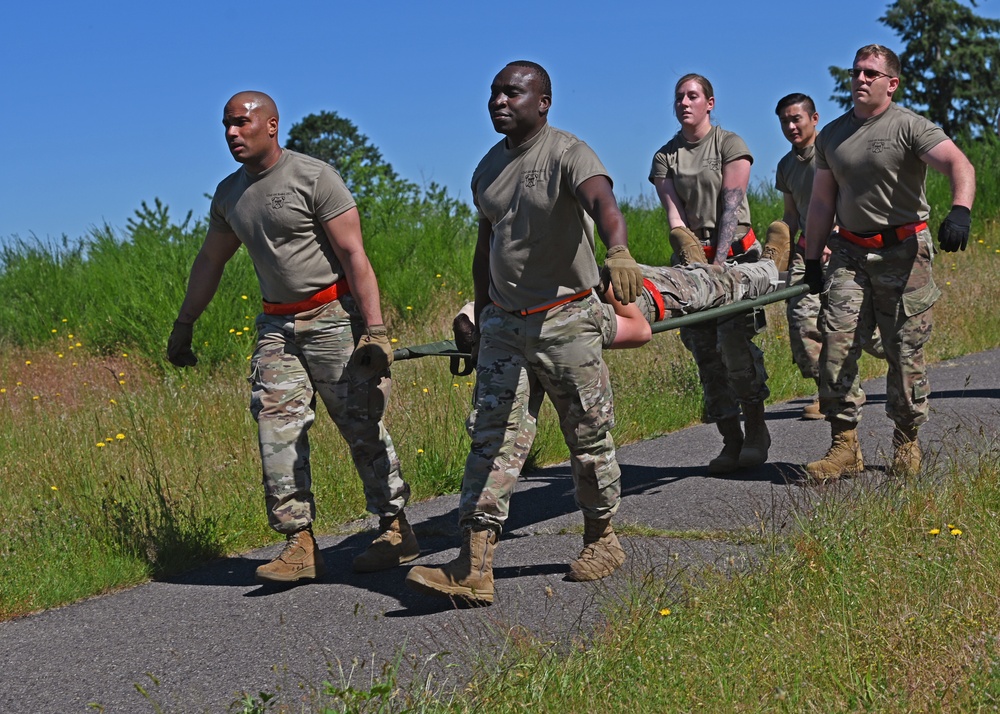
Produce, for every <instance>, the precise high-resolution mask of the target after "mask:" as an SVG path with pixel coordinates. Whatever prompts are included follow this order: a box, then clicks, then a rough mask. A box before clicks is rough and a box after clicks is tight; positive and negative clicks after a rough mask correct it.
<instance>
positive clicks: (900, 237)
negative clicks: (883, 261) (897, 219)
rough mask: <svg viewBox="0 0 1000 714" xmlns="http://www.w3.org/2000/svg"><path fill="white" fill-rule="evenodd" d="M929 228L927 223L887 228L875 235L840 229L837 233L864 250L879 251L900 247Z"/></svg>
mask: <svg viewBox="0 0 1000 714" xmlns="http://www.w3.org/2000/svg"><path fill="white" fill-rule="evenodd" d="M925 228H927V224H926V223H923V222H921V223H907V224H906V225H905V226H899V227H898V228H887V229H886V230H885V231H884V232H882V233H874V234H867V235H861V234H858V233H851V232H850V231H849V230H845V229H844V228H840V229H838V230H837V233H838V234H839V235H840V237H841V238H843V239H844V240H846V241H848V242H850V243H853V244H854V245H859V246H861V247H862V248H868V249H879V248H892V247H893V246H894V245H899V244H900V243H902V242H903V241H904V240H906V239H907V238H910V237H911V236H915V235H916V234H917V233H919V232H920V231H922V230H924V229H925Z"/></svg>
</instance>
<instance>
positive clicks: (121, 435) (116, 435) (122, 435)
mask: <svg viewBox="0 0 1000 714" xmlns="http://www.w3.org/2000/svg"><path fill="white" fill-rule="evenodd" d="M115 438H116V439H118V441H121V440H122V439H124V438H125V435H124V434H115Z"/></svg>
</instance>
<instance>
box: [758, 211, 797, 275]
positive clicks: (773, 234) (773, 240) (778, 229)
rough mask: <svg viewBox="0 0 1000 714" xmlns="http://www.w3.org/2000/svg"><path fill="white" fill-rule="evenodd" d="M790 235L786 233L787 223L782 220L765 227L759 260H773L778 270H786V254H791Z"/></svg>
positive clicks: (780, 271)
mask: <svg viewBox="0 0 1000 714" xmlns="http://www.w3.org/2000/svg"><path fill="white" fill-rule="evenodd" d="M791 246H792V237H791V236H790V235H789V233H788V224H787V223H785V222H784V221H774V222H773V223H771V225H769V226H768V227H767V237H766V238H765V239H764V252H763V253H761V254H760V259H761V260H772V261H774V265H775V267H777V268H778V272H779V273H782V272H784V271H786V270H788V256H789V255H790V254H791Z"/></svg>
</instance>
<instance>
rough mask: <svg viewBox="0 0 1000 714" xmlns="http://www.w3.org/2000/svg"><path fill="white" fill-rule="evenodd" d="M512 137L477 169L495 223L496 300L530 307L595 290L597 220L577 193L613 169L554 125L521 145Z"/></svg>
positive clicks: (483, 205)
mask: <svg viewBox="0 0 1000 714" xmlns="http://www.w3.org/2000/svg"><path fill="white" fill-rule="evenodd" d="M505 142H506V140H505V139H504V140H501V141H500V142H498V143H497V144H496V145H495V146H494V147H493V148H492V149H490V150H489V152H488V153H487V154H486V156H484V157H483V160H482V161H480V162H479V166H477V167H476V170H475V171H474V172H473V174H472V197H473V202H474V203H475V204H476V208H478V209H479V215H480V216H481V217H483V218H485V219H486V220H488V221H489V222H490V225H492V226H493V233H492V235H491V236H490V299H492V300H493V301H494V302H495V303H496V304H497V305H499V306H500V307H502V308H503V309H505V310H508V311H516V310H527V309H530V308H533V307H538V306H540V305H545V304H547V303H550V302H552V301H553V300H558V299H560V298H563V297H569V296H570V295H574V294H576V293H580V292H583V291H584V290H589V289H590V288H593V287H595V286H596V285H597V283H598V280H599V279H600V276H599V274H598V270H597V259H596V256H595V255H594V222H593V221H592V220H591V218H590V216H589V215H587V212H586V211H585V210H584V209H583V207H582V206H581V205H580V203H579V201H577V198H576V190H577V188H579V186H580V184H582V183H583V182H584V181H586V180H587V179H589V178H591V177H593V176H607V175H608V172H607V169H605V168H604V165H603V164H601V161H600V159H598V158H597V155H596V154H595V153H594V151H593V150H592V149H591V148H590V147H589V146H587V145H586V144H585V143H583V142H582V141H580V140H579V139H577V138H576V137H575V136H573V135H572V134H570V133H568V132H565V131H561V130H559V129H555V128H553V127H551V126H549V125H547V124H546V125H545V126H544V127H543V128H542V130H541V131H539V132H538V134H536V135H535V136H533V137H532V138H531V139H529V140H528V141H527V142H525V143H524V144H522V145H521V146H518V147H517V148H514V149H508V148H507V147H506V144H505ZM609 180H610V178H609Z"/></svg>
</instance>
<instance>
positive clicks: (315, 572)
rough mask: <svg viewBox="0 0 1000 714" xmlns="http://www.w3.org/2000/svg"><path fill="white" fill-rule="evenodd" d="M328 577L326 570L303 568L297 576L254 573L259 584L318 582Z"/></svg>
mask: <svg viewBox="0 0 1000 714" xmlns="http://www.w3.org/2000/svg"><path fill="white" fill-rule="evenodd" d="M324 575H326V570H325V569H324V568H315V567H313V568H303V569H302V570H300V571H298V572H297V573H295V575H291V576H284V575H275V574H271V573H254V578H255V579H256V580H257V582H259V583H294V582H298V581H299V580H317V579H319V578H322V577H323V576H324Z"/></svg>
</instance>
